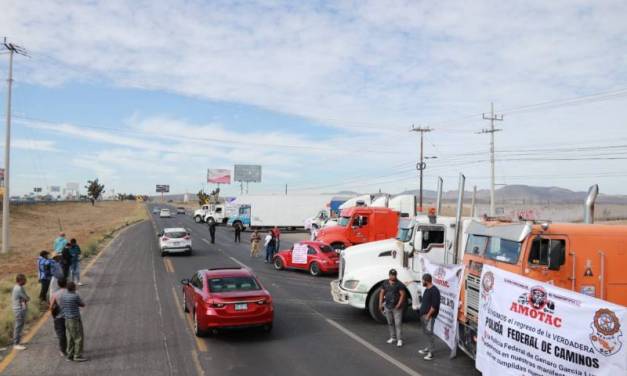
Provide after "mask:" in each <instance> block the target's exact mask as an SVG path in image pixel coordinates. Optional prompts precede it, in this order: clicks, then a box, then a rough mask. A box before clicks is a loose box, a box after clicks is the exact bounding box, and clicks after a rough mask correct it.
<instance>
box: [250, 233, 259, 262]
mask: <svg viewBox="0 0 627 376" xmlns="http://www.w3.org/2000/svg"><path fill="white" fill-rule="evenodd" d="M259 242H261V236H260V235H259V231H257V230H255V231H253V234H252V235H251V236H250V257H257V256H258V255H259Z"/></svg>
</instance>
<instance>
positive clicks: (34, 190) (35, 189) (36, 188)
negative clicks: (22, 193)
mask: <svg viewBox="0 0 627 376" xmlns="http://www.w3.org/2000/svg"><path fill="white" fill-rule="evenodd" d="M41 191H42V188H41V187H35V188H33V192H35V193H40V192H41Z"/></svg>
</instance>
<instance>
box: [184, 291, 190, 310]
mask: <svg viewBox="0 0 627 376" xmlns="http://www.w3.org/2000/svg"><path fill="white" fill-rule="evenodd" d="M183 312H189V309H188V308H187V295H186V294H185V293H184V292H183Z"/></svg>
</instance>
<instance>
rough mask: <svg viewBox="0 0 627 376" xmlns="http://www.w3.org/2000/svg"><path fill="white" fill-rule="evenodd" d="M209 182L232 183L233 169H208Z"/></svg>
mask: <svg viewBox="0 0 627 376" xmlns="http://www.w3.org/2000/svg"><path fill="white" fill-rule="evenodd" d="M207 183H216V184H231V170H227V169H223V168H210V169H207Z"/></svg>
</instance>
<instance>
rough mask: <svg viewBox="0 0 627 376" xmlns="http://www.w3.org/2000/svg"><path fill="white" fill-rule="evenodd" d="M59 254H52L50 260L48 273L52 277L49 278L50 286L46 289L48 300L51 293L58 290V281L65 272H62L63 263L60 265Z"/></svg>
mask: <svg viewBox="0 0 627 376" xmlns="http://www.w3.org/2000/svg"><path fill="white" fill-rule="evenodd" d="M62 261H63V260H62V258H61V255H56V254H55V255H54V256H53V257H52V260H50V274H51V275H52V278H50V288H49V289H48V297H49V299H48V300H50V299H51V298H52V295H53V294H54V293H55V292H57V291H58V290H59V281H60V280H62V279H65V274H63V265H62Z"/></svg>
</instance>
